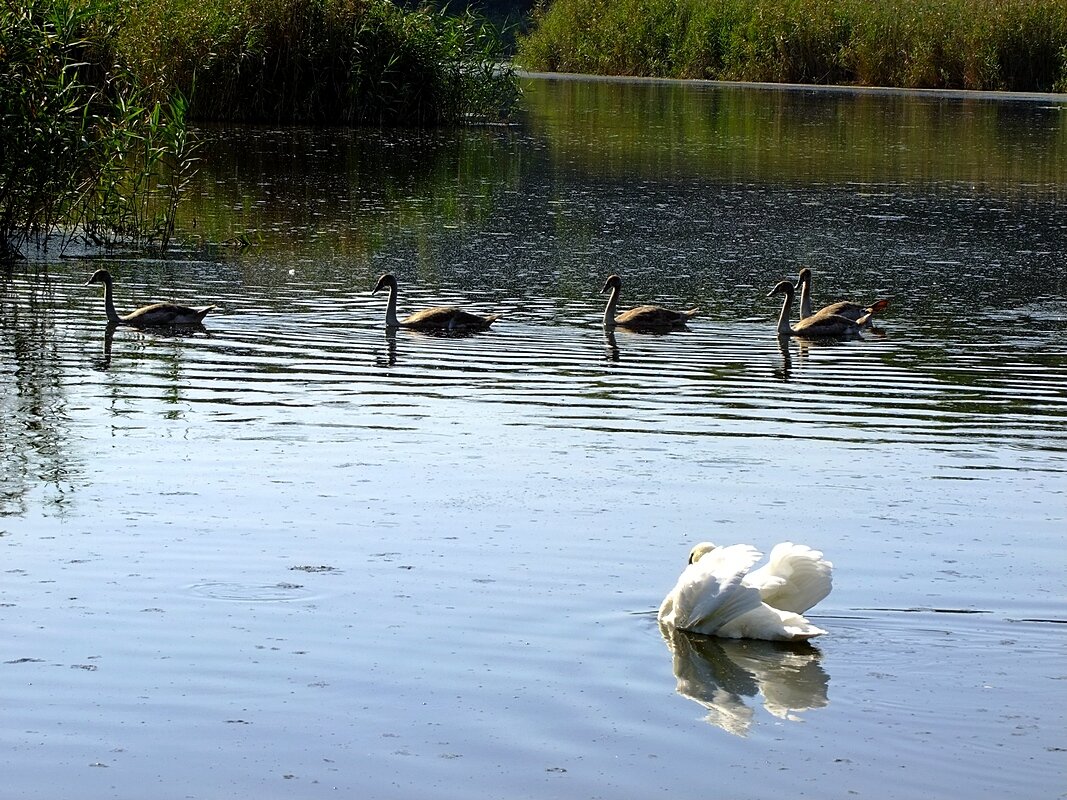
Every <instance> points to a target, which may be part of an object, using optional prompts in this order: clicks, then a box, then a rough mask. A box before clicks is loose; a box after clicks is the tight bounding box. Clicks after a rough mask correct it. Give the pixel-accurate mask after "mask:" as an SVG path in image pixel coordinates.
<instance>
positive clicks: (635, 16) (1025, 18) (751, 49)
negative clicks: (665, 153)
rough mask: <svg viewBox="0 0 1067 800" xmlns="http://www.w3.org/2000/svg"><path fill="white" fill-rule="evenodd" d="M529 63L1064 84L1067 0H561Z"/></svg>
mask: <svg viewBox="0 0 1067 800" xmlns="http://www.w3.org/2000/svg"><path fill="white" fill-rule="evenodd" d="M519 61H520V63H521V64H522V65H523V66H524V67H526V68H527V69H534V70H547V71H557V72H587V73H596V74H616V75H653V76H661V77H677V78H711V79H723V80H753V81H778V82H798V83H845V84H858V85H879V86H904V87H912V88H963V89H1007V90H1018V91H1026V90H1029V91H1064V90H1067V0H555V2H554V3H552V4H551V5H548V6H547V7H544V8H542V10H541V11H540V12H539V14H538V16H537V18H536V20H535V29H534V31H533V33H532V34H530V36H528V37H527V38H525V39H523V40H522V41H521V42H520V48H519Z"/></svg>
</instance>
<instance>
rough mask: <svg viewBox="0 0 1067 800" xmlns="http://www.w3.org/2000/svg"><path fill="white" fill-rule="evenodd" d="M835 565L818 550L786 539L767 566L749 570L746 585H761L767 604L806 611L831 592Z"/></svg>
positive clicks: (776, 549) (777, 548) (772, 551)
mask: <svg viewBox="0 0 1067 800" xmlns="http://www.w3.org/2000/svg"><path fill="white" fill-rule="evenodd" d="M833 567H834V565H833V564H831V563H830V562H829V561H827V560H826V559H825V558H823V556H822V553H821V552H819V551H818V550H812V549H811V548H810V547H807V546H806V545H802V544H793V543H792V542H782V543H781V544H776V545H775V546H774V549H773V550H771V555H770V558H769V559H768V561H767V563H766V564H765V565H764V566H762V567H760V568H759V569H756V570H753V571H752V572H750V573H749V574H748V576H747V577H746V578H745V585H746V586H754V587H755V588H756V589H758V590H759V593H760V597H761V598H762V599H763V602H764V603H766V604H767V605H769V606H772V607H773V608H777V609H779V610H781V611H792V612H794V613H796V614H803V613H804V612H805V611H807V610H808V609H809V608H811V607H812V606H814V605H815V604H816V603H818V602H819V601H820V600H822V599H823V598H824V597H826V595H828V594H830V589H832V588H833Z"/></svg>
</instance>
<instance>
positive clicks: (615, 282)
mask: <svg viewBox="0 0 1067 800" xmlns="http://www.w3.org/2000/svg"><path fill="white" fill-rule="evenodd" d="M610 289H622V278H620V277H619V276H618V275H608V279H607V280H606V281H604V288H603V289H601V290H600V293H601V294H604V293H605V292H607V291H608V290H610Z"/></svg>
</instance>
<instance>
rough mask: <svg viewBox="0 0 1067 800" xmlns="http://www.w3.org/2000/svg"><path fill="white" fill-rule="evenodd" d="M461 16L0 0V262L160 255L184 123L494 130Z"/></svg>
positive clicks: (500, 100)
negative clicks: (43, 255) (50, 255)
mask: <svg viewBox="0 0 1067 800" xmlns="http://www.w3.org/2000/svg"><path fill="white" fill-rule="evenodd" d="M518 97H519V88H518V79H517V77H516V75H515V71H514V68H513V66H512V64H511V62H510V60H509V59H508V58H507V57H506V53H505V45H504V42H503V39H502V38H501V36H500V34H499V33H498V31H497V30H496V28H494V27H493V26H492V25H489V24H486V23H485V22H484V21H483V19H482V17H480V16H478V15H477V14H475V13H473V12H471V11H465V12H463V13H455V14H453V13H447V12H446V11H443V10H435V9H434V8H431V7H419V8H407V9H405V8H401V7H400V6H398V5H396V4H394V3H392V2H389V0H23V1H22V2H15V1H14V0H0V262H3V261H11V260H13V259H15V258H18V257H19V256H20V255H23V251H24V249H25V248H26V246H27V245H30V244H34V243H35V244H36V245H37V246H38V247H40V248H47V247H48V246H49V244H50V243H51V242H55V241H56V240H57V239H58V248H59V250H60V252H61V253H62V252H63V250H64V249H66V248H67V247H68V246H69V245H70V243H71V242H72V241H73V240H75V239H78V240H79V241H83V242H85V243H86V244H88V245H89V246H90V247H105V248H109V247H110V248H113V247H117V246H124V247H130V248H133V249H137V250H154V251H157V252H159V253H162V252H164V251H165V250H166V248H167V245H168V243H169V241H170V237H171V234H172V232H173V225H174V215H175V210H176V207H177V204H178V201H179V199H180V196H181V192H182V189H183V188H184V185H185V183H186V182H187V181H188V179H189V177H190V176H191V175H192V173H193V172H194V171H195V169H196V160H197V159H196V144H195V141H194V139H193V137H192V136H190V133H189V129H188V125H189V123H190V122H192V121H211V122H221V123H263V124H282V125H288V124H301V125H344V126H355V125H394V126H404V127H412V128H425V127H433V126H440V125H455V124H462V123H465V122H471V121H476V122H480V121H497V120H500V119H504V118H506V117H507V116H508V115H509V114H510V113H511V111H512V109H513V108H514V106H515V104H516V102H517V100H518Z"/></svg>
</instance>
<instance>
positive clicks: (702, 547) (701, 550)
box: [689, 542, 716, 564]
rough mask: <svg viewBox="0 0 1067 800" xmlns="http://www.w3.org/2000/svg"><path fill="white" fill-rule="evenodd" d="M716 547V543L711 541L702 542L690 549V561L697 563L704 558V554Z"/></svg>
mask: <svg viewBox="0 0 1067 800" xmlns="http://www.w3.org/2000/svg"><path fill="white" fill-rule="evenodd" d="M715 547H716V545H713V544H712V543H711V542H701V543H700V544H698V545H697V546H696V547H694V548H693V549H692V550H690V551H689V563H690V564H695V563H697V562H698V561H699V560H700V559H702V558H703V557H704V556H706V555H707V554H708V553H710V552H711V551H712V550H714V549H715Z"/></svg>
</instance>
